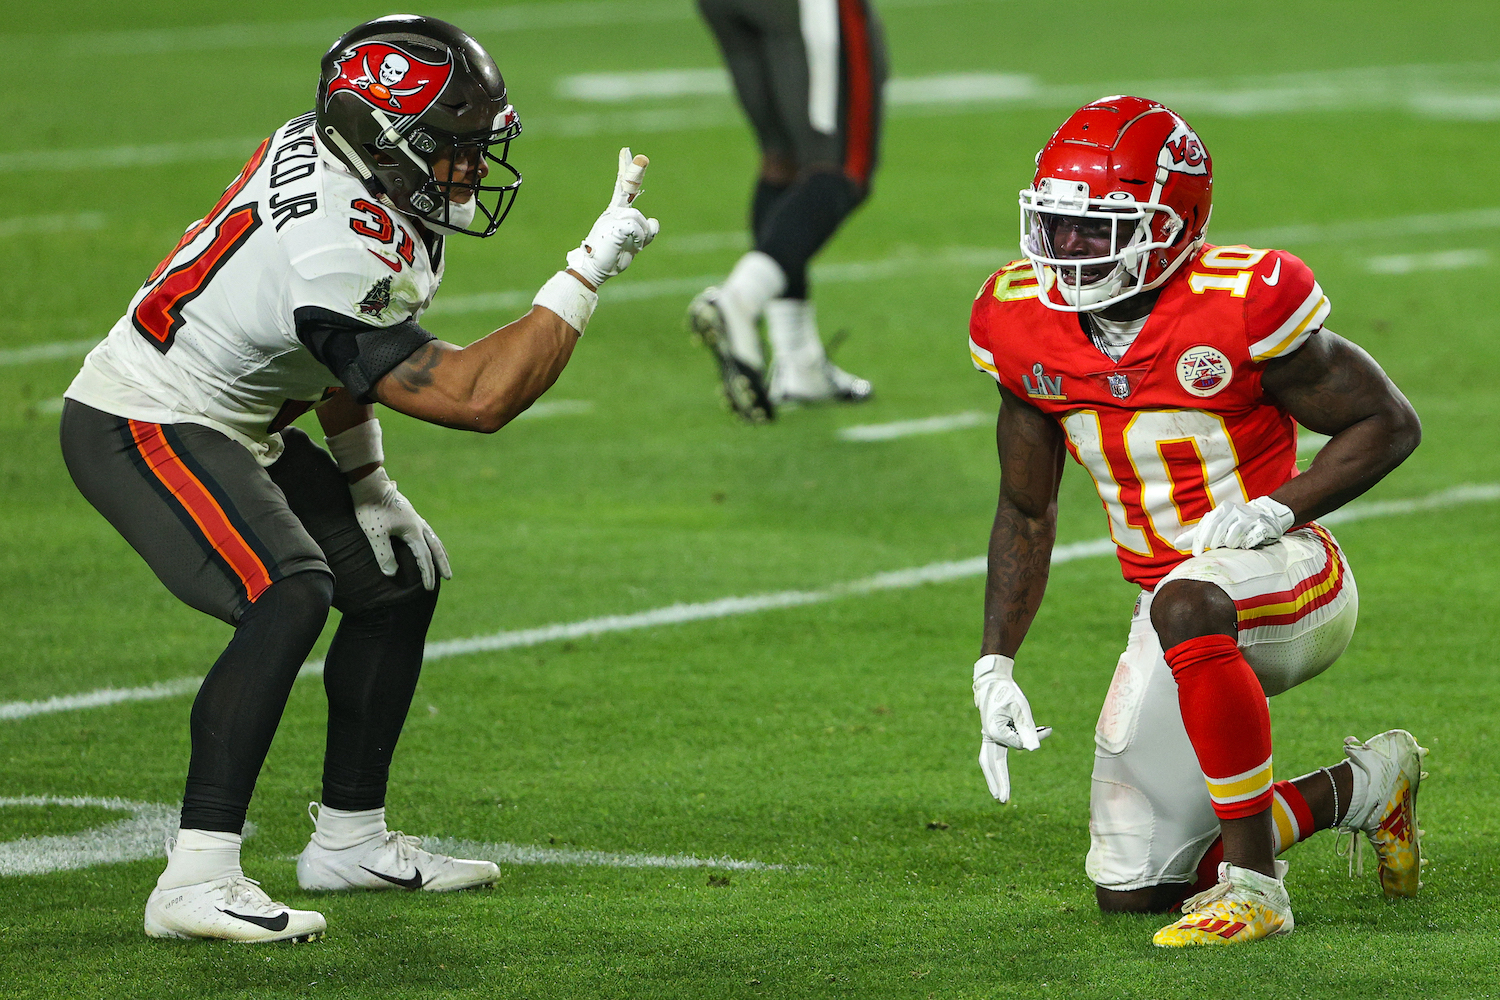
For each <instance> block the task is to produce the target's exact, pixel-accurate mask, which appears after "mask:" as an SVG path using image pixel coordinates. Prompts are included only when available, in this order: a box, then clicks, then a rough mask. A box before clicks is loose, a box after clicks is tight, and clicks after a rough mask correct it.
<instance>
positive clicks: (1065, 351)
mask: <svg viewBox="0 0 1500 1000" xmlns="http://www.w3.org/2000/svg"><path fill="white" fill-rule="evenodd" d="M1211 185H1212V163H1211V161H1210V159H1209V155H1208V152H1207V150H1206V149H1204V147H1203V144H1202V142H1201V141H1200V140H1199V139H1198V136H1197V135H1196V134H1195V133H1194V132H1193V130H1192V129H1191V128H1190V127H1189V126H1188V124H1187V123H1186V122H1185V121H1183V119H1182V118H1180V117H1179V116H1177V115H1176V114H1174V113H1173V112H1172V111H1170V110H1168V109H1167V108H1165V107H1163V106H1161V105H1160V104H1156V103H1153V102H1151V101H1146V100H1142V99H1140V98H1135V97H1111V98H1105V99H1103V100H1100V101H1097V102H1095V103H1093V104H1090V105H1087V106H1085V107H1083V108H1081V109H1080V110H1078V111H1077V112H1075V113H1074V114H1073V115H1072V116H1071V117H1070V118H1068V120H1067V121H1066V122H1064V123H1063V125H1062V127H1061V128H1059V129H1058V130H1057V132H1056V133H1055V134H1054V135H1053V136H1052V138H1051V139H1050V140H1049V141H1048V142H1047V144H1046V146H1044V147H1043V149H1042V151H1041V153H1040V154H1039V155H1038V157H1037V171H1036V175H1035V177H1034V179H1033V181H1032V184H1031V186H1030V187H1029V188H1027V189H1026V190H1024V191H1022V192H1021V214H1022V222H1023V226H1022V232H1023V236H1022V244H1021V249H1022V251H1023V253H1024V254H1025V259H1022V260H1019V261H1016V262H1015V263H1012V264H1008V265H1006V266H1005V267H1003V268H1001V269H1000V270H999V271H998V272H996V273H995V274H994V275H993V276H992V277H991V278H990V279H989V280H988V281H987V282H986V283H985V285H984V287H983V288H982V289H981V290H980V293H979V296H978V297H977V298H976V300H975V302H974V306H973V314H972V318H971V321H970V343H969V348H970V352H971V354H972V357H973V361H974V364H975V366H976V367H978V368H980V369H981V370H983V371H986V372H988V373H989V374H990V375H992V376H993V377H994V378H995V380H996V382H997V383H999V389H1000V413H999V420H998V427H997V443H998V448H999V453H1000V465H1001V481H1000V498H999V504H998V507H997V510H996V513H995V523H994V528H993V530H992V532H991V535H990V548H989V576H988V581H987V585H986V588H985V620H984V640H983V641H984V645H983V648H982V650H981V652H982V653H983V655H982V656H981V658H980V659H979V661H978V663H976V664H975V665H974V700H975V704H976V705H977V706H978V708H979V711H980V716H981V728H982V733H983V736H982V741H981V747H980V757H979V762H980V765H981V767H982V768H983V770H984V774H985V777H986V779H987V780H988V782H989V786H990V791H991V792H992V793H993V794H994V796H995V797H996V798H997V799H999V800H1000V801H1002V802H1004V801H1006V800H1007V799H1008V798H1009V796H1010V781H1009V776H1008V772H1007V768H1006V752H1007V750H1012V749H1015V750H1035V749H1037V747H1038V745H1039V742H1040V740H1041V739H1042V738H1043V737H1045V736H1046V735H1047V734H1048V732H1050V730H1048V729H1047V728H1046V727H1042V728H1040V729H1039V728H1038V727H1037V726H1036V725H1035V723H1034V722H1033V720H1032V715H1031V709H1030V706H1029V705H1028V704H1027V701H1026V697H1025V695H1024V694H1022V693H1021V689H1020V687H1019V686H1018V684H1017V681H1016V679H1015V677H1014V674H1013V669H1014V657H1015V656H1016V653H1017V650H1018V649H1019V648H1020V645H1021V641H1022V640H1023V639H1024V638H1025V635H1026V631H1027V628H1028V627H1029V626H1030V624H1031V622H1032V619H1033V618H1034V617H1035V614H1036V611H1037V608H1038V606H1039V605H1040V603H1041V600H1042V593H1043V591H1044V590H1045V588H1046V584H1047V573H1048V566H1049V561H1050V557H1051V553H1052V547H1053V543H1054V539H1055V534H1056V519H1057V506H1056V504H1057V495H1058V484H1059V481H1060V479H1061V476H1062V468H1063V460H1064V455H1065V453H1070V454H1071V455H1072V456H1073V458H1074V459H1076V460H1077V461H1078V462H1079V463H1080V464H1081V465H1083V466H1084V468H1085V469H1087V470H1088V472H1089V474H1090V475H1091V476H1092V477H1093V479H1094V482H1095V483H1096V485H1097V486H1098V490H1099V497H1100V499H1101V500H1102V501H1103V503H1104V508H1105V511H1106V512H1107V513H1108V516H1109V527H1110V534H1111V536H1112V537H1113V540H1114V541H1115V543H1116V545H1117V546H1118V553H1119V559H1120V564H1121V566H1122V567H1123V570H1124V574H1125V578H1126V579H1127V580H1129V581H1131V582H1132V583H1135V584H1138V585H1139V586H1140V587H1141V593H1140V596H1139V597H1137V598H1136V602H1135V612H1134V616H1133V618H1132V621H1131V627H1130V634H1129V639H1128V641H1127V643H1126V648H1125V652H1124V653H1123V654H1122V655H1121V657H1120V660H1119V665H1118V667H1117V668H1116V670H1115V675H1114V680H1113V682H1112V683H1111V685H1110V687H1109V693H1108V695H1107V696H1106V698H1105V702H1104V707H1103V710H1102V711H1101V712H1100V715H1099V724H1098V730H1097V732H1096V734H1095V752H1094V776H1093V792H1092V798H1091V803H1090V820H1089V831H1090V837H1091V846H1090V849H1089V854H1088V862H1087V870H1088V874H1089V877H1090V878H1091V879H1092V880H1093V881H1094V883H1095V885H1096V887H1097V889H1096V894H1097V897H1098V901H1099V906H1100V908H1101V909H1103V910H1105V911H1115V912H1166V911H1167V910H1170V909H1172V908H1174V907H1175V906H1177V905H1178V904H1179V903H1180V904H1181V907H1182V918H1181V919H1180V920H1178V921H1177V922H1176V923H1174V924H1172V925H1170V926H1167V927H1164V928H1162V929H1161V930H1160V931H1158V932H1157V934H1156V936H1155V939H1154V940H1155V943H1156V944H1157V945H1161V946H1181V945H1198V944H1235V943H1239V942H1245V941H1253V940H1256V939H1259V938H1262V937H1266V936H1268V935H1271V934H1280V933H1287V932H1289V931H1291V930H1292V927H1293V920H1292V910H1291V903H1290V900H1289V898H1288V895H1287V890H1286V886H1285V884H1284V882H1283V879H1284V877H1285V874H1286V863H1285V862H1283V861H1277V860H1276V855H1277V853H1278V852H1280V851H1281V850H1283V849H1284V848H1286V847H1288V846H1290V845H1291V844H1293V843H1295V842H1297V841H1298V840H1301V839H1303V838H1306V837H1308V836H1310V835H1312V834H1313V833H1314V832H1316V831H1318V830H1323V829H1329V828H1335V829H1341V830H1348V831H1360V832H1362V833H1363V834H1365V835H1366V836H1367V837H1368V838H1369V840H1370V841H1371V843H1372V844H1373V845H1374V848H1375V852H1376V855H1377V857H1378V859H1379V864H1380V882H1381V886H1382V888H1383V889H1384V891H1385V893H1386V894H1387V895H1390V896H1413V895H1415V894H1416V891H1417V886H1418V884H1419V883H1418V876H1419V873H1420V864H1421V861H1420V856H1419V854H1420V851H1419V843H1418V833H1419V831H1418V829H1417V822H1416V812H1415V809H1416V794H1417V788H1418V783H1419V781H1420V778H1421V769H1420V768H1421V755H1422V754H1423V753H1425V751H1424V750H1422V749H1421V748H1419V747H1418V746H1417V743H1416V741H1415V740H1414V739H1413V738H1412V737H1411V735H1410V734H1409V733H1407V732H1405V731H1403V730H1399V729H1398V730H1391V731H1389V732H1386V733H1382V734H1380V735H1379V736H1376V737H1374V738H1372V739H1369V740H1366V741H1363V742H1360V741H1357V740H1352V739H1351V740H1350V741H1348V745H1346V746H1345V748H1344V753H1345V756H1346V759H1345V760H1343V761H1341V762H1339V763H1337V764H1335V765H1333V766H1331V767H1325V768H1320V769H1319V770H1317V771H1314V772H1313V773H1311V774H1308V775H1305V776H1303V777H1301V778H1297V779H1295V780H1292V781H1279V782H1278V781H1275V780H1274V779H1273V777H1272V771H1271V759H1272V757H1271V720H1270V714H1269V712H1268V711H1267V704H1266V697H1267V696H1268V695H1276V694H1279V693H1280V692H1282V691H1285V690H1287V689H1288V688H1290V687H1292V686H1294V685H1297V684H1300V683H1302V682H1303V681H1306V680H1308V679H1309V678H1311V677H1313V676H1315V675H1316V674H1318V673H1319V672H1321V671H1323V670H1325V669H1326V668H1327V667H1328V666H1329V665H1330V664H1331V663H1333V661H1334V660H1336V659H1337V658H1338V657H1339V655H1340V654H1341V653H1342V652H1343V651H1344V648H1345V646H1347V645H1348V642H1349V639H1350V636H1351V635H1352V634H1353V631H1354V622H1355V617H1356V615H1357V613H1358V595H1357V592H1356V590H1355V585H1354V577H1353V575H1352V574H1351V572H1350V570H1349V565H1348V563H1347V562H1346V560H1345V558H1344V554H1343V552H1342V551H1341V550H1340V549H1339V546H1338V543H1337V542H1336V541H1335V540H1334V538H1333V535H1332V534H1330V533H1329V532H1328V530H1327V529H1326V528H1324V527H1322V526H1320V525H1319V524H1317V523H1316V521H1315V520H1314V519H1315V518H1317V517H1319V516H1320V515H1323V514H1326V513H1328V512H1329V511H1332V510H1335V509H1337V508H1338V507H1340V506H1341V505H1343V504H1345V503H1347V502H1349V501H1350V500H1352V499H1354V498H1355V497H1357V496H1359V495H1360V494H1361V493H1363V492H1364V491H1365V490H1367V489H1369V488H1370V487H1371V486H1373V485H1374V484H1375V483H1377V482H1379V481H1380V479H1381V478H1382V477H1384V476H1385V475H1386V474H1387V473H1389V472H1390V471H1391V470H1392V469H1394V468H1395V467H1396V466H1397V465H1399V464H1400V463H1401V462H1402V460H1404V459H1405V458H1406V456H1407V455H1409V454H1411V452H1412V450H1413V449H1414V448H1415V447H1416V446H1417V443H1418V440H1419V439H1420V436H1421V430H1420V425H1419V423H1418V420H1417V416H1416V414H1415V413H1414V412H1413V411H1412V408H1411V406H1410V404H1409V403H1408V402H1407V401H1406V399H1405V397H1404V396H1402V394H1401V392H1400V391H1399V390H1398V389H1397V388H1396V387H1395V386H1394V385H1393V384H1392V383H1391V381H1390V380H1389V379H1388V378H1387V377H1386V376H1385V373H1384V372H1382V371H1381V370H1380V367H1379V366H1378V365H1377V364H1376V363H1375V362H1374V360H1372V359H1371V358H1370V356H1369V355H1368V354H1366V353H1365V352H1364V351H1362V350H1360V349H1359V348H1358V347H1356V346H1355V345H1354V344H1351V343H1350V342H1349V341H1347V340H1344V339H1343V338H1342V337H1339V336H1338V335H1336V334H1334V333H1332V332H1330V331H1329V330H1327V329H1326V328H1325V327H1324V322H1325V320H1326V318H1327V316H1328V311H1329V304H1328V298H1327V297H1326V296H1325V295H1324V294H1323V290H1322V289H1321V288H1320V287H1319V286H1318V283H1317V282H1316V281H1314V280H1313V276H1312V273H1311V271H1309V269H1308V268H1307V266H1306V265H1304V264H1303V263H1302V262H1301V261H1300V260H1298V259H1297V258H1296V257H1294V256H1292V255H1291V254H1289V253H1287V252H1285V251H1281V250H1261V249H1252V248H1249V247H1245V246H1213V245H1211V244H1208V243H1206V242H1205V241H1204V230H1205V228H1206V226H1207V224H1208V217H1209V207H1210V188H1211ZM1298 423H1300V424H1302V425H1303V426H1305V427H1308V428H1311V429H1312V430H1314V431H1317V432H1320V433H1323V434H1327V435H1330V438H1331V439H1330V440H1329V441H1328V443H1327V445H1325V446H1324V448H1323V450H1322V451H1321V452H1320V453H1319V454H1318V456H1317V457H1316V458H1315V459H1314V460H1313V462H1312V465H1311V467H1310V468H1309V469H1308V470H1307V471H1306V472H1304V473H1302V474H1300V475H1299V474H1298V472H1297V467H1296V459H1297V426H1296V425H1297V424H1298ZM1190 893H1192V895H1191V897H1190V898H1186V899H1184V897H1189V894H1190Z"/></svg>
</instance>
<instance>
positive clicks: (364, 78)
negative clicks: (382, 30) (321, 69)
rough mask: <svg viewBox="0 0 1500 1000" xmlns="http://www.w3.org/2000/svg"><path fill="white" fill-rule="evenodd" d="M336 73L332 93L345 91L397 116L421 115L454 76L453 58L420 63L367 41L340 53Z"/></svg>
mask: <svg viewBox="0 0 1500 1000" xmlns="http://www.w3.org/2000/svg"><path fill="white" fill-rule="evenodd" d="M338 68H339V75H338V76H337V77H335V78H334V80H333V82H332V83H330V84H329V85H328V94H329V96H330V97H331V96H333V95H334V94H336V93H338V92H339V91H341V90H347V91H349V92H350V93H352V94H354V95H355V96H357V97H359V98H360V99H361V100H363V101H364V102H365V103H366V104H369V105H370V106H371V107H374V108H378V109H380V110H381V111H386V112H390V113H392V114H397V115H410V116H415V115H420V114H421V113H422V112H424V111H426V110H427V109H428V108H429V107H431V105H432V102H433V101H435V100H437V97H438V95H439V94H441V93H442V92H443V88H444V87H445V86H447V84H448V78H449V77H450V76H452V75H453V57H452V55H449V57H448V58H447V60H445V61H444V62H441V63H429V62H423V61H422V60H420V59H418V58H417V57H416V56H414V55H412V54H411V53H410V52H406V51H404V50H403V49H400V48H397V47H396V46H394V45H386V44H384V43H383V42H367V43H366V44H364V45H357V46H355V47H354V48H352V49H348V50H346V51H344V52H341V53H340V54H339V61H338Z"/></svg>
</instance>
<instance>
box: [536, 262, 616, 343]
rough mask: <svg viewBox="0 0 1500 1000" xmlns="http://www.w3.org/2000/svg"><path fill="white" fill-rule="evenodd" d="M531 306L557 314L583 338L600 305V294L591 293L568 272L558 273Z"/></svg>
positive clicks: (542, 289)
mask: <svg viewBox="0 0 1500 1000" xmlns="http://www.w3.org/2000/svg"><path fill="white" fill-rule="evenodd" d="M531 304H532V305H533V306H541V307H543V308H544V309H550V310H552V311H553V312H555V313H557V315H559V316H561V317H562V319H563V322H565V323H567V324H568V325H569V326H571V327H572V328H573V329H575V330H577V331H578V334H579V336H582V335H583V331H584V328H585V327H587V326H588V325H589V317H591V316H593V315H594V307H595V306H597V305H598V304H599V293H598V292H591V291H589V290H588V289H587V288H586V287H584V284H583V282H581V281H579V280H578V279H577V278H575V277H573V276H572V275H571V274H569V273H568V272H567V271H558V272H557V273H556V274H554V275H553V276H552V277H550V278H548V279H547V283H546V284H545V285H543V286H542V288H541V290H540V291H539V292H537V293H536V298H534V299H532V300H531Z"/></svg>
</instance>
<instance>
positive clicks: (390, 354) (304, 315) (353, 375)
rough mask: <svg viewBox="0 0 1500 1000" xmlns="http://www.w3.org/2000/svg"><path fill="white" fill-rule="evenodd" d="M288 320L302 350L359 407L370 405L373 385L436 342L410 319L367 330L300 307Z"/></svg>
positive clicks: (332, 314) (339, 317)
mask: <svg viewBox="0 0 1500 1000" xmlns="http://www.w3.org/2000/svg"><path fill="white" fill-rule="evenodd" d="M292 316H293V317H294V318H295V319H296V321H297V339H298V340H300V341H302V346H304V347H306V348H307V349H308V351H309V352H311V354H312V356H313V357H315V358H317V359H318V360H319V361H320V362H322V363H323V365H324V367H326V368H327V369H328V370H329V371H330V372H332V373H333V377H334V378H336V379H338V380H339V381H340V382H342V383H343V384H344V387H345V388H346V389H348V390H349V391H350V392H352V393H354V395H355V398H357V399H358V400H359V401H360V402H361V403H373V402H374V400H373V399H371V398H370V390H371V389H373V388H374V387H375V383H376V382H379V381H380V380H381V379H382V378H384V377H385V376H386V375H387V374H388V373H389V372H390V370H391V369H392V368H395V367H396V366H397V365H399V364H400V363H401V362H403V361H405V360H406V359H407V358H409V357H411V356H412V354H413V352H415V351H416V349H417V348H419V347H421V346H422V345H423V344H425V343H427V342H428V341H429V340H436V339H437V338H436V337H434V336H433V335H432V334H431V333H429V332H427V331H426V330H424V329H422V327H420V326H419V325H417V321H416V320H413V319H407V320H403V321H402V322H400V323H397V324H396V325H395V326H387V327H380V326H370V325H369V324H368V323H361V322H360V321H359V320H357V319H352V318H350V317H348V316H344V315H341V314H339V313H336V312H333V311H332V310H329V309H323V308H320V307H319V306H303V307H302V308H300V309H297V310H296V311H295V312H293V313H292Z"/></svg>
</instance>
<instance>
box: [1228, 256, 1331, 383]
mask: <svg viewBox="0 0 1500 1000" xmlns="http://www.w3.org/2000/svg"><path fill="white" fill-rule="evenodd" d="M1253 270H1254V274H1255V277H1254V278H1252V279H1251V284H1250V294H1249V295H1248V296H1246V298H1245V329H1246V334H1247V336H1248V338H1249V341H1250V360H1251V361H1254V362H1257V363H1259V362H1264V361H1270V360H1271V359H1272V358H1280V357H1284V356H1286V355H1288V354H1291V353H1292V352H1293V351H1295V350H1297V348H1299V347H1301V346H1302V345H1303V344H1305V343H1306V342H1307V338H1308V337H1310V336H1312V335H1313V334H1315V333H1317V332H1318V330H1320V329H1321V328H1322V326H1323V323H1324V322H1325V321H1326V320H1327V319H1328V312H1329V309H1330V308H1331V307H1330V305H1329V302H1328V296H1326V295H1324V294H1323V289H1322V288H1321V287H1320V286H1319V285H1318V283H1317V281H1316V280H1315V279H1314V278H1313V273H1312V269H1311V268H1309V267H1308V266H1307V265H1306V264H1304V263H1302V261H1301V260H1300V259H1298V258H1297V257H1295V256H1294V255H1292V254H1289V253H1287V252H1286V251H1284V250H1276V251H1273V252H1271V253H1268V254H1266V256H1265V257H1263V258H1262V259H1261V260H1260V261H1259V262H1258V263H1257V264H1256V265H1255V267H1254V269H1253Z"/></svg>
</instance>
